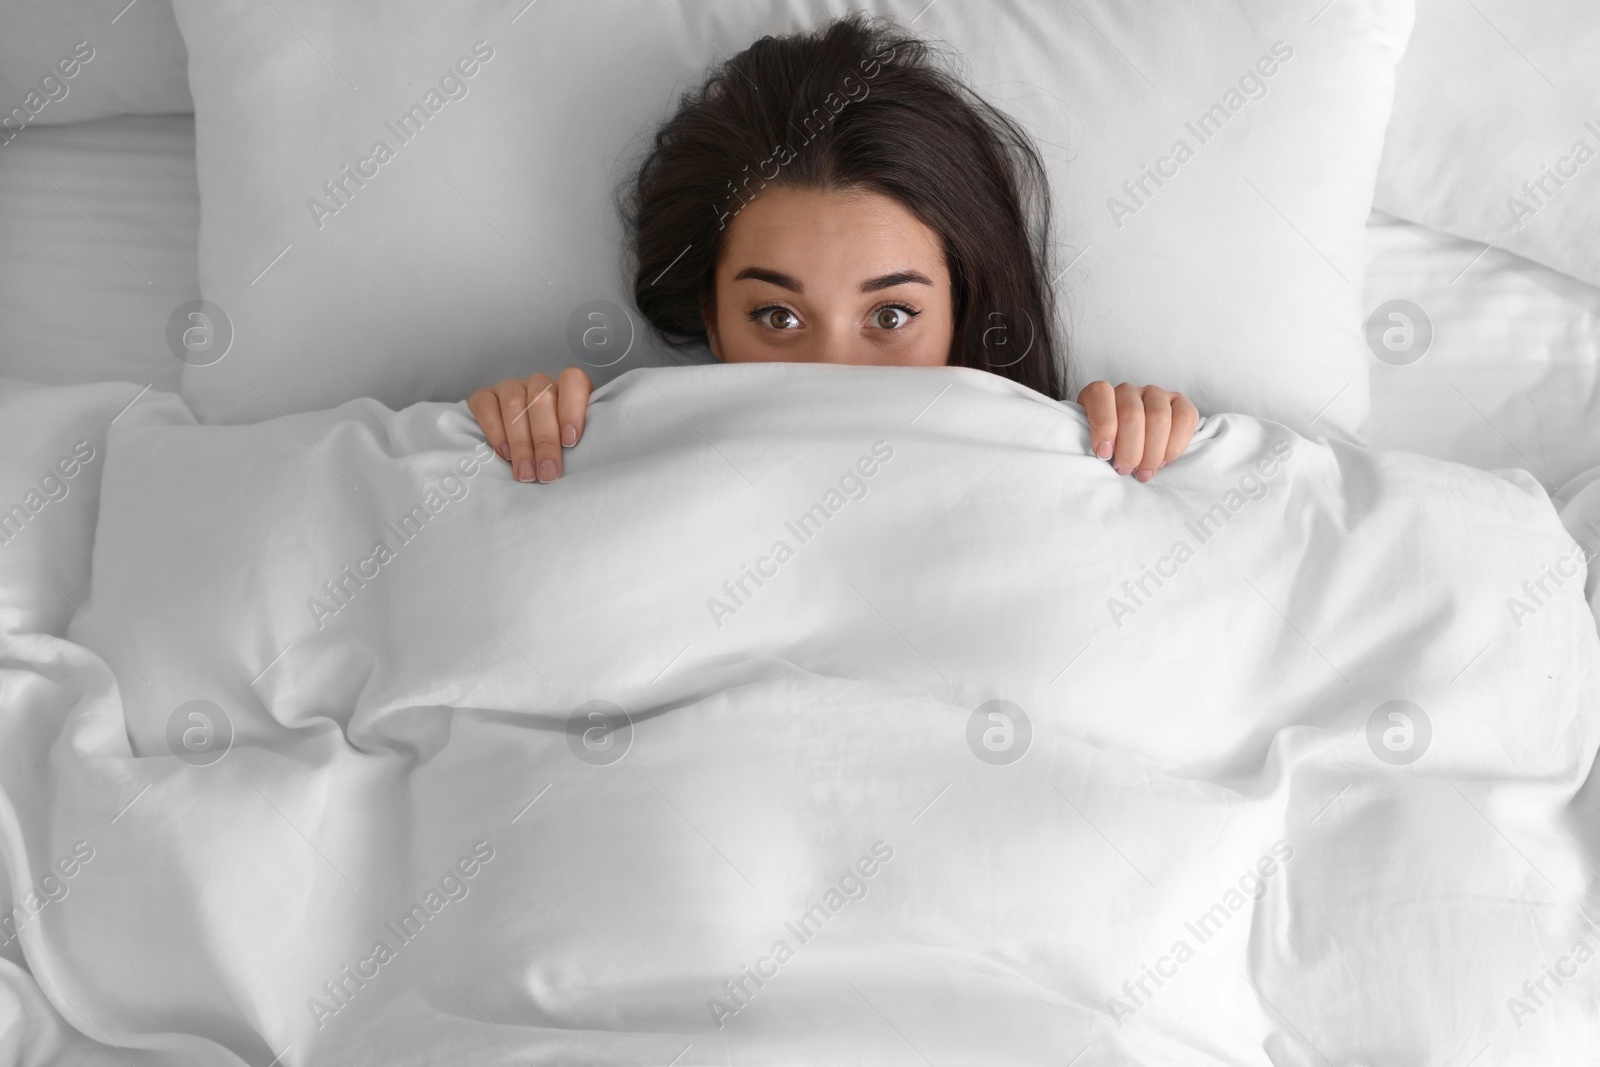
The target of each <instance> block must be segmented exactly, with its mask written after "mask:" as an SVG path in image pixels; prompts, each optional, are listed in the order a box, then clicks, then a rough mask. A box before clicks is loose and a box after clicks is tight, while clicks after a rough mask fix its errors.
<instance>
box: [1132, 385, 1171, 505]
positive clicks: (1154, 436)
mask: <svg viewBox="0 0 1600 1067" xmlns="http://www.w3.org/2000/svg"><path fill="white" fill-rule="evenodd" d="M1141 392H1142V393H1143V394H1144V455H1143V457H1142V458H1141V459H1140V461H1139V468H1138V470H1136V471H1134V472H1133V476H1134V477H1135V478H1137V479H1139V480H1140V481H1141V482H1148V481H1149V480H1150V479H1151V478H1154V477H1155V476H1156V469H1157V468H1158V467H1160V466H1161V461H1162V460H1163V459H1165V458H1166V455H1167V438H1168V436H1169V435H1170V434H1171V432H1172V394H1171V393H1169V392H1167V391H1166V390H1165V389H1157V388H1156V387H1155V386H1153V385H1147V386H1145V387H1144V389H1143V390H1141Z"/></svg>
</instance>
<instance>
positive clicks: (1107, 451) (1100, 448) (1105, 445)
mask: <svg viewBox="0 0 1600 1067" xmlns="http://www.w3.org/2000/svg"><path fill="white" fill-rule="evenodd" d="M1094 454H1095V455H1097V456H1099V457H1100V458H1101V459H1110V458H1111V442H1110V441H1101V442H1100V443H1099V444H1097V445H1095V446H1094Z"/></svg>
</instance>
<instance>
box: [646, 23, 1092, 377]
mask: <svg viewBox="0 0 1600 1067" xmlns="http://www.w3.org/2000/svg"><path fill="white" fill-rule="evenodd" d="M938 56H939V54H938V53H936V52H935V50H934V49H933V47H932V46H931V45H930V44H929V43H928V42H927V41H924V40H922V39H921V38H918V37H915V36H913V35H911V34H909V33H907V32H905V31H903V30H901V29H899V28H898V27H897V26H896V25H895V24H894V23H892V22H889V21H887V20H877V19H869V18H867V17H865V16H862V15H851V16H848V17H846V18H843V19H839V20H836V21H833V22H830V23H827V24H824V25H823V26H820V27H819V28H817V29H816V30H814V31H811V32H808V33H801V34H795V35H792V36H785V37H763V38H761V39H760V40H758V41H756V42H755V43H754V44H752V45H751V46H750V47H749V48H747V49H745V50H744V51H743V52H740V53H739V54H738V55H736V56H734V57H733V58H732V59H729V60H728V61H727V62H725V63H722V64H720V65H718V66H716V67H714V68H712V70H711V72H710V73H709V75H708V76H707V78H706V80H705V82H704V83H703V84H702V85H701V86H699V87H698V88H696V89H692V90H690V91H688V92H686V93H685V94H684V96H683V97H682V99H681V100H680V101H679V104H678V109H677V112H676V113H675V114H674V115H673V116H672V117H671V118H669V119H667V120H666V122H665V123H663V124H662V126H661V127H660V129H659V130H657V132H656V135H655V141H654V143H653V145H652V146H651V148H650V150H649V152H648V154H647V155H646V156H645V158H644V160H643V162H642V163H641V164H640V166H639V169H638V172H637V175H636V176H635V177H634V179H633V180H632V182H631V183H630V185H629V186H628V187H626V188H625V189H624V190H623V192H622V196H621V199H620V202H619V207H620V209H621V211H622V215H623V219H624V222H625V224H626V226H627V228H628V236H629V240H630V244H631V251H632V254H633V267H634V272H633V293H634V300H635V302H636V303H637V304H638V307H639V311H640V312H641V313H642V314H643V315H644V317H645V319H646V320H648V321H649V323H650V325H651V326H652V328H653V329H654V330H655V332H656V333H657V335H658V336H660V337H661V339H662V340H663V341H665V342H666V343H667V344H669V345H671V346H673V347H675V348H680V349H683V348H691V347H695V346H701V345H705V344H706V343H707V338H706V330H705V323H704V320H703V318H702V312H703V310H705V309H708V308H710V307H712V306H713V303H714V297H715V292H716V288H715V276H716V266H717V260H718V257H719V256H720V255H721V252H722V243H723V238H724V236H725V235H726V232H727V226H728V224H729V222H730V221H731V220H732V219H733V217H734V216H735V215H736V214H737V213H738V211H739V210H740V208H741V207H742V206H743V205H744V204H746V203H748V202H749V201H750V200H752V199H753V198H754V197H755V196H756V194H758V193H759V192H760V190H761V189H763V188H765V187H766V186H769V185H773V186H781V187H790V188H801V189H818V190H824V191H832V190H838V189H860V190H865V191H871V192H875V193H880V194H882V195H885V196H889V197H892V198H893V199H895V200H896V201H898V202H899V203H900V204H902V205H904V206H905V208H906V209H907V210H908V211H910V212H911V213H912V214H913V215H915V216H916V217H917V218H918V219H920V220H921V221H922V222H923V223H924V224H925V225H927V226H928V227H929V228H930V229H932V230H933V231H934V232H935V233H938V234H941V235H942V236H943V238H944V253H945V261H946V263H947V265H948V268H949V271H950V278H951V283H952V298H953V302H954V313H955V336H954V339H953V341H952V343H951V347H950V363H951V365H953V366H962V367H977V368H980V369H983V370H989V371H993V372H994V373H996V374H1000V375H1003V376H1005V377H1007V378H1011V379H1013V380H1015V381H1018V382H1021V383H1022V384H1023V385H1026V386H1029V387H1030V388H1033V389H1036V390H1038V391H1039V392H1041V393H1044V394H1045V395H1047V396H1049V397H1052V398H1054V399H1058V400H1059V399H1062V398H1063V396H1062V394H1063V388H1064V372H1065V368H1064V367H1063V366H1062V365H1061V362H1060V361H1058V360H1057V358H1056V347H1057V346H1056V344H1055V314H1054V300H1053V298H1052V294H1051V290H1050V283H1049V281H1048V280H1047V279H1048V264H1049V228H1050V207H1049V204H1050V200H1049V188H1048V179H1047V176H1046V174H1045V170H1044V165H1043V163H1042V162H1041V161H1040V159H1039V155H1038V152H1037V151H1036V150H1035V148H1034V146H1033V142H1032V141H1031V139H1030V138H1029V137H1028V135H1027V133H1026V132H1025V131H1024V130H1023V129H1022V128H1021V127H1020V126H1018V125H1017V124H1016V123H1015V122H1014V121H1012V120H1011V119H1010V118H1008V117H1007V116H1005V115H1003V114H1001V113H1000V112H999V111H997V110H996V109H995V108H993V107H992V106H990V105H989V104H988V103H987V102H985V101H984V100H983V99H981V98H980V97H979V96H977V94H975V93H974V92H973V91H972V90H971V89H969V88H967V87H966V85H965V84H964V83H963V82H962V81H961V79H960V78H959V77H957V76H955V75H954V74H952V73H950V72H949V71H948V70H946V69H944V67H942V66H941V65H939V64H937V63H936V62H935V60H936V59H937V58H938Z"/></svg>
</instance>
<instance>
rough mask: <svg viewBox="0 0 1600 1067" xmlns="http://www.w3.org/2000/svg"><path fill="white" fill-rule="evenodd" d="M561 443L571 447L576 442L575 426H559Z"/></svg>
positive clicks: (576, 432) (576, 431) (576, 429)
mask: <svg viewBox="0 0 1600 1067" xmlns="http://www.w3.org/2000/svg"><path fill="white" fill-rule="evenodd" d="M561 443H562V444H564V445H566V446H567V447H568V448H571V447H572V446H573V445H575V444H577V443H578V428H577V427H576V426H563V427H561Z"/></svg>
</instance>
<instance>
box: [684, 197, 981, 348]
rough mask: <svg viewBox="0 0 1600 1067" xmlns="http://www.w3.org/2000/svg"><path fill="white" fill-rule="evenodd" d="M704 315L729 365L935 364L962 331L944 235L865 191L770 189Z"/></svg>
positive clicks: (735, 232) (744, 216) (740, 228)
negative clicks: (957, 321) (952, 296)
mask: <svg viewBox="0 0 1600 1067" xmlns="http://www.w3.org/2000/svg"><path fill="white" fill-rule="evenodd" d="M705 322H706V333H707V335H708V336H709V338H710V341H711V352H712V354H713V355H714V356H716V357H717V358H718V359H719V360H722V361H723V362H724V363H771V362H781V363H860V364H880V365H894V366H916V367H937V366H942V365H944V364H945V363H946V362H947V361H948V360H949V357H950V342H951V340H952V338H953V337H954V332H955V325H954V313H953V310H952V307H951V300H950V275H949V272H948V270H947V269H946V268H945V261H944V249H943V246H942V242H941V241H940V239H939V235H938V234H937V233H935V232H934V231H933V230H931V229H929V228H928V227H927V226H924V225H923V224H922V223H921V222H920V221H918V219H917V218H916V217H915V216H914V215H912V214H911V213H910V212H909V211H907V210H906V209H905V208H904V207H902V206H901V205H900V204H899V202H898V201H895V200H893V199H891V198H889V197H887V196H884V195H882V194H880V193H873V192H864V191H859V192H858V191H845V192H818V191H816V190H810V189H785V188H772V189H766V190H763V191H762V193H761V194H760V195H759V196H758V197H756V199H755V200H753V201H751V202H750V204H749V206H747V207H745V208H744V209H743V210H742V211H740V212H739V214H737V215H735V216H734V218H733V221H731V222H730V223H729V224H728V234H727V239H726V241H725V242H724V244H723V249H722V258H721V260H720V261H719V262H718V264H717V274H716V306H715V308H714V309H713V310H711V311H708V312H707V313H706V316H705Z"/></svg>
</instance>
